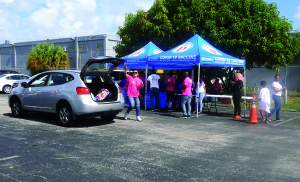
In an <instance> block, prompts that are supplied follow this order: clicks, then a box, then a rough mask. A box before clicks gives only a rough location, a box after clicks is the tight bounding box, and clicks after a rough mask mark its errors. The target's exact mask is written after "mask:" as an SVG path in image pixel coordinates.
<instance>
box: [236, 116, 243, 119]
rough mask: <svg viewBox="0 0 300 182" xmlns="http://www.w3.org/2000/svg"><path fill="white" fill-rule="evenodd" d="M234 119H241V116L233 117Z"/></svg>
mask: <svg viewBox="0 0 300 182" xmlns="http://www.w3.org/2000/svg"><path fill="white" fill-rule="evenodd" d="M234 118H235V119H241V118H242V117H241V116H235V117H234Z"/></svg>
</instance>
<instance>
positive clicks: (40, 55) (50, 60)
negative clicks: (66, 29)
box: [27, 42, 70, 75]
mask: <svg viewBox="0 0 300 182" xmlns="http://www.w3.org/2000/svg"><path fill="white" fill-rule="evenodd" d="M66 67H67V68H69V67H70V62H69V58H68V54H67V53H66V52H65V51H64V50H63V48H62V47H60V46H58V45H54V44H51V43H48V42H44V43H43V44H37V45H36V46H35V47H34V48H33V49H32V50H31V51H30V53H29V56H28V59H27V70H30V72H31V75H35V74H37V73H40V72H43V71H46V70H49V69H57V68H66Z"/></svg>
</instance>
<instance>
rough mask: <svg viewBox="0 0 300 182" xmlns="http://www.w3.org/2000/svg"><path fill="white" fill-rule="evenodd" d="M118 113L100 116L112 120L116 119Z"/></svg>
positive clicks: (105, 119)
mask: <svg viewBox="0 0 300 182" xmlns="http://www.w3.org/2000/svg"><path fill="white" fill-rule="evenodd" d="M116 115H117V114H110V115H105V116H100V118H101V119H102V120H104V121H112V120H114V119H115V117H116Z"/></svg>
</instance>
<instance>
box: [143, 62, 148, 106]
mask: <svg viewBox="0 0 300 182" xmlns="http://www.w3.org/2000/svg"><path fill="white" fill-rule="evenodd" d="M145 75H146V76H145V83H144V87H145V111H147V96H148V91H147V87H148V86H147V78H148V63H147V64H146V73H145Z"/></svg>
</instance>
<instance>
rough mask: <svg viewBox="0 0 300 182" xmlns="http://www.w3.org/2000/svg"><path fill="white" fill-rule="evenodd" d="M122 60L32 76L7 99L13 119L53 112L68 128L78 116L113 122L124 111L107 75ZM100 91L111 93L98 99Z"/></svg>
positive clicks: (118, 92)
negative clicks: (30, 113)
mask: <svg viewBox="0 0 300 182" xmlns="http://www.w3.org/2000/svg"><path fill="white" fill-rule="evenodd" d="M124 62H125V60H123V59H118V58H113V57H97V58H92V59H89V60H88V61H87V63H86V64H85V66H84V67H83V68H82V70H81V71H74V70H56V71H46V72H43V73H40V74H37V75H36V76H34V77H33V78H32V79H31V80H30V81H29V82H28V83H27V82H23V83H22V84H21V85H18V86H17V87H15V88H14V89H13V90H12V92H11V93H10V94H9V97H8V104H9V106H10V107H11V112H12V115H13V116H14V117H17V118H18V117H23V116H24V114H25V113H26V111H40V112H48V113H56V114H57V117H58V120H59V121H60V123H61V125H63V126H71V125H72V124H73V123H74V121H75V120H78V118H81V117H93V116H100V117H101V119H102V120H106V121H112V120H113V119H114V118H115V117H116V115H117V114H118V113H119V112H121V111H122V110H123V108H124V102H125V101H124V98H123V95H122V89H121V88H120V87H119V85H118V84H117V83H116V82H115V81H114V80H113V79H112V77H111V76H110V75H109V74H110V73H111V72H112V71H113V70H114V69H115V68H116V67H117V66H118V65H119V64H123V63H124ZM101 89H107V90H108V91H109V93H110V95H109V96H107V97H106V98H105V99H104V100H97V99H96V98H97V97H96V95H97V94H98V93H99V91H100V90H101Z"/></svg>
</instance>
